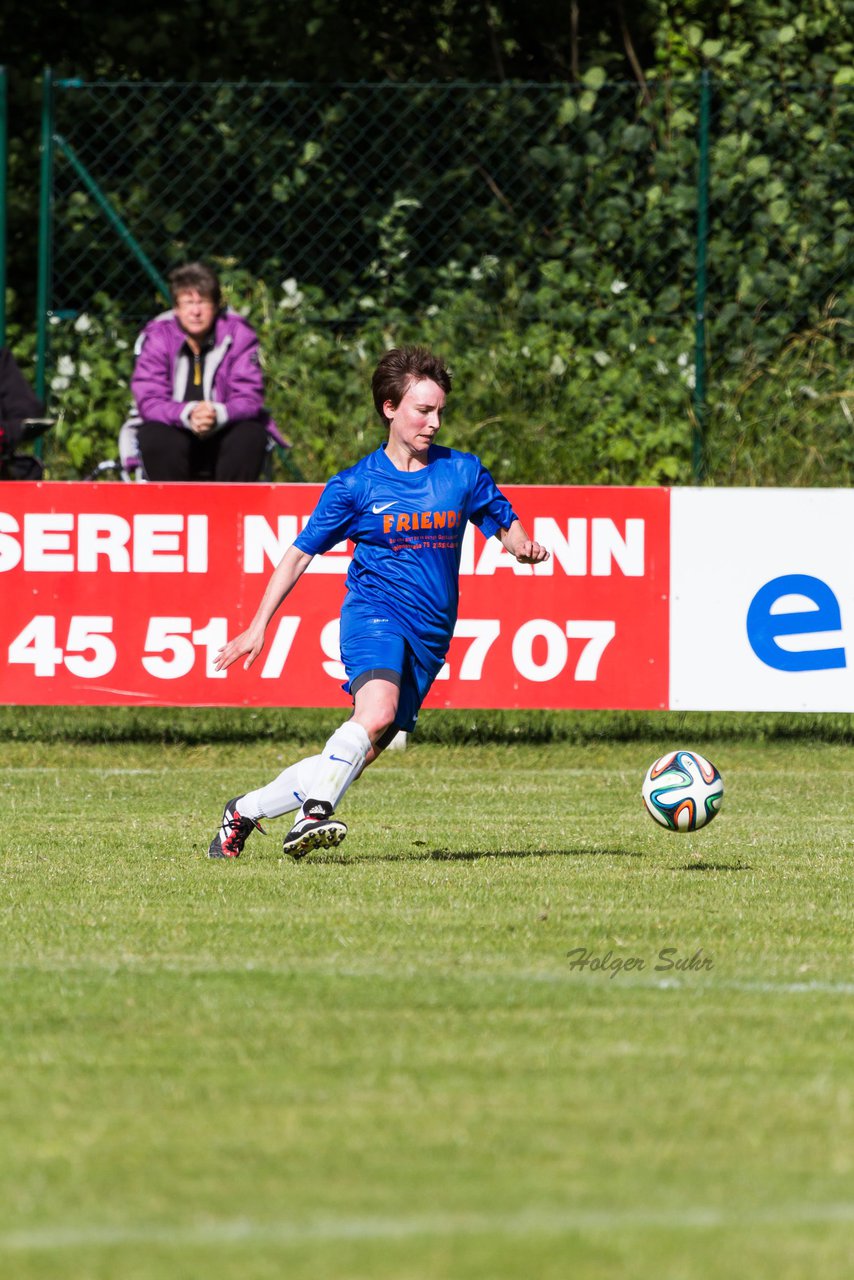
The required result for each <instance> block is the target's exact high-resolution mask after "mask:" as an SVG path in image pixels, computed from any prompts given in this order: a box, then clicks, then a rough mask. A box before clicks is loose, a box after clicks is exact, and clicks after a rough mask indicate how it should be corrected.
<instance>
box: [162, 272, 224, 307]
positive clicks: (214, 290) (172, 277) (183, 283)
mask: <svg viewBox="0 0 854 1280" xmlns="http://www.w3.org/2000/svg"><path fill="white" fill-rule="evenodd" d="M169 289H170V291H171V293H172V301H173V302H177V301H178V294H179V293H186V292H187V290H188V289H195V290H196V292H197V293H200V294H201V295H202V297H203V298H210V300H211V302H213V303H214V305H215V306H217V307H218V306H219V305H220V303H221V302H222V290H221V288H220V284H219V279H218V277H217V274H216V272H215V271H213V270H212V269H211V268H210V267H208V266H206V265H205V263H204V262H185V263H184V265H183V266H181V267H175V269H174V271H170V272H169Z"/></svg>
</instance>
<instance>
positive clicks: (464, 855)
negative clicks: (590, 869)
mask: <svg viewBox="0 0 854 1280" xmlns="http://www.w3.org/2000/svg"><path fill="white" fill-rule="evenodd" d="M601 857H605V858H642V857H643V854H642V853H641V852H640V851H639V850H637V849H610V848H607V849H606V848H602V849H418V850H414V851H413V852H412V853H378V854H377V855H376V856H375V857H371V856H370V855H368V856H366V857H363V858H353V857H349V856H348V855H347V854H346V853H321V854H314V855H309V857H308V859H307V861H308V862H310V863H312V864H314V865H315V866H316V865H318V864H320V865H329V864H335V865H338V866H357V865H358V864H360V863H364V862H478V861H479V860H480V859H481V858H601Z"/></svg>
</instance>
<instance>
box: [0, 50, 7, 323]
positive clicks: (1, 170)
mask: <svg viewBox="0 0 854 1280" xmlns="http://www.w3.org/2000/svg"><path fill="white" fill-rule="evenodd" d="M6 103H7V96H6V68H5V67H0V347H2V346H5V345H6V160H7V155H8V147H7V140H8V136H9V134H8V125H7V121H8V117H7V110H6Z"/></svg>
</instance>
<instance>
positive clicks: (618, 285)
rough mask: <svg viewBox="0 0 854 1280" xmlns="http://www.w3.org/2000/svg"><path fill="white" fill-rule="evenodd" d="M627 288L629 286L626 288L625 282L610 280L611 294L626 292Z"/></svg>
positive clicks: (626, 283)
mask: <svg viewBox="0 0 854 1280" xmlns="http://www.w3.org/2000/svg"><path fill="white" fill-rule="evenodd" d="M628 287H629V286H628V282H627V281H625V280H612V281H611V292H612V293H625V292H626V290H627V289H628Z"/></svg>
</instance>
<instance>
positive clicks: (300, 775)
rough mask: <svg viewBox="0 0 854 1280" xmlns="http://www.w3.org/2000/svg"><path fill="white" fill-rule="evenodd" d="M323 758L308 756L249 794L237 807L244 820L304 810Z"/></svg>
mask: <svg viewBox="0 0 854 1280" xmlns="http://www.w3.org/2000/svg"><path fill="white" fill-rule="evenodd" d="M321 761H322V757H321V756H306V757H305V759H304V760H298V761H297V762H296V764H292V765H289V766H288V768H287V769H285V770H284V772H283V773H280V774H279V776H278V778H274V779H273V781H272V782H268V783H267V785H266V786H264V787H259V788H258V790H257V791H247V792H246V795H245V796H242V797H241V799H240V803H239V805H238V806H237V809H238V812H239V813H241V814H242V815H243V817H244V818H280V817H281V816H282V814H283V813H292V812H293V810H294V809H300V808H302V805H303V803H304V802H305V799H306V796H307V795H308V786H309V783H310V782H311V780H312V778H313V777H314V775H315V772H316V770H317V768H318V765H320V764H321Z"/></svg>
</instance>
